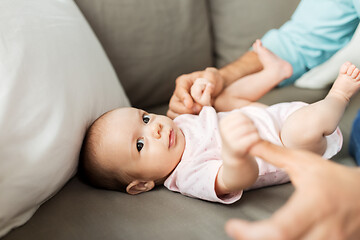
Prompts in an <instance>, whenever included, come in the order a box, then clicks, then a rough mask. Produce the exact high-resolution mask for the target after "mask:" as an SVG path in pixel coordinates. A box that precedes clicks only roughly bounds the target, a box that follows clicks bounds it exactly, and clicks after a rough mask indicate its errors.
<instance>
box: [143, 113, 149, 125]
mask: <svg viewBox="0 0 360 240" xmlns="http://www.w3.org/2000/svg"><path fill="white" fill-rule="evenodd" d="M142 120H143V122H144V123H145V124H147V123H148V122H150V115H148V114H144V115H143V117H142Z"/></svg>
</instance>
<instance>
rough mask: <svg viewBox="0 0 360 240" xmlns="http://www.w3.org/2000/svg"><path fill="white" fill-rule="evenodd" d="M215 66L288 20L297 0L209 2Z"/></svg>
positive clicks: (244, 50)
mask: <svg viewBox="0 0 360 240" xmlns="http://www.w3.org/2000/svg"><path fill="white" fill-rule="evenodd" d="M209 2H210V9H211V20H212V22H213V28H214V31H213V32H214V47H215V49H214V50H215V56H216V61H215V63H216V66H217V67H223V66H224V65H226V64H228V63H230V62H232V61H234V60H236V59H237V58H239V57H240V55H242V54H243V53H245V52H246V51H247V50H248V49H249V48H250V47H251V45H252V43H253V42H254V41H255V40H256V39H257V38H261V37H262V36H263V35H264V34H265V33H266V32H267V31H268V30H269V29H271V28H278V27H280V26H281V25H282V24H283V23H285V22H286V21H287V20H289V19H290V17H291V14H292V12H293V11H294V10H295V8H296V7H297V5H298V3H299V2H300V0H287V1H286V4H284V1H283V0H242V1H239V0H227V1H223V0H209Z"/></svg>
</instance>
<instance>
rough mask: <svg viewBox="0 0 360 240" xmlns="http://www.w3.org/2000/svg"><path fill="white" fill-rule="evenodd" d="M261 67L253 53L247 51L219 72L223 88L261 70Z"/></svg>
mask: <svg viewBox="0 0 360 240" xmlns="http://www.w3.org/2000/svg"><path fill="white" fill-rule="evenodd" d="M262 68H263V66H262V64H261V62H260V60H259V58H258V56H257V54H256V53H255V52H254V51H248V52H246V53H245V54H244V55H242V56H241V57H240V58H238V59H237V60H235V61H234V62H232V63H230V64H228V65H226V66H225V67H223V68H221V69H220V70H219V72H220V75H221V76H222V78H223V79H224V87H227V86H229V85H230V84H231V83H233V82H234V81H236V80H238V79H239V78H241V77H244V76H246V75H249V74H252V73H255V72H258V71H260V70H262Z"/></svg>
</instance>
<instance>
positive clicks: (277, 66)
mask: <svg viewBox="0 0 360 240" xmlns="http://www.w3.org/2000/svg"><path fill="white" fill-rule="evenodd" d="M253 49H254V51H255V52H256V53H257V54H258V57H259V59H260V62H261V63H262V65H263V66H264V70H266V71H269V72H270V74H276V75H277V77H278V78H279V79H280V81H281V80H283V79H286V78H289V77H291V75H292V72H293V68H292V66H291V64H290V63H288V62H287V61H285V60H282V59H281V58H280V57H278V56H276V55H275V54H274V53H273V52H271V51H270V50H269V49H267V48H265V47H264V46H263V45H262V43H261V41H260V40H259V39H257V40H256V41H255V43H254V44H253Z"/></svg>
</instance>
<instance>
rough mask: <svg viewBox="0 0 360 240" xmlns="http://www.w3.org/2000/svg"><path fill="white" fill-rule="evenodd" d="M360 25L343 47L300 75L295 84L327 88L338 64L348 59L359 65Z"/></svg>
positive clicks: (310, 87) (311, 87)
mask: <svg viewBox="0 0 360 240" xmlns="http://www.w3.org/2000/svg"><path fill="white" fill-rule="evenodd" d="M359 43H360V27H359V26H358V28H357V30H356V32H355V33H354V36H353V37H352V39H351V41H350V42H349V43H348V45H346V46H345V47H344V48H343V49H341V50H339V51H338V52H337V53H335V54H334V56H332V57H331V58H330V59H329V60H327V61H326V62H324V63H323V64H320V65H319V66H317V67H315V68H313V69H311V70H310V71H309V72H307V73H305V74H304V75H302V76H301V77H300V78H299V79H298V80H296V82H295V83H294V85H295V86H297V87H301V88H309V89H323V88H328V87H329V86H330V85H331V84H332V83H333V82H334V81H335V79H336V77H337V75H338V73H339V69H340V66H341V65H342V64H343V63H344V62H346V61H350V62H352V63H353V64H355V65H356V66H358V67H359V66H360V44H359Z"/></svg>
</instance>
